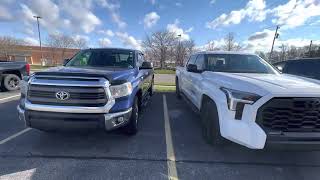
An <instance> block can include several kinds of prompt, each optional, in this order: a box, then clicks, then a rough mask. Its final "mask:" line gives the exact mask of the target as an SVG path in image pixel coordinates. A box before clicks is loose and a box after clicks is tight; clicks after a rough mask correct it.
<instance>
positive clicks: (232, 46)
mask: <svg viewBox="0 0 320 180" xmlns="http://www.w3.org/2000/svg"><path fill="white" fill-rule="evenodd" d="M222 49H223V50H226V51H239V50H240V49H241V46H240V45H239V43H237V42H236V40H235V38H234V33H231V32H230V33H228V34H227V35H226V37H225V38H224V45H223V46H222Z"/></svg>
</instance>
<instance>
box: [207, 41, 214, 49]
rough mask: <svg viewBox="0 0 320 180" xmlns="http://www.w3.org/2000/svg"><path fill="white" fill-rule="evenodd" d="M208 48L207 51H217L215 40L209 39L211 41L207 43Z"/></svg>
mask: <svg viewBox="0 0 320 180" xmlns="http://www.w3.org/2000/svg"><path fill="white" fill-rule="evenodd" d="M206 50H207V51H215V50H216V47H215V44H214V41H209V42H208V43H207V45H206Z"/></svg>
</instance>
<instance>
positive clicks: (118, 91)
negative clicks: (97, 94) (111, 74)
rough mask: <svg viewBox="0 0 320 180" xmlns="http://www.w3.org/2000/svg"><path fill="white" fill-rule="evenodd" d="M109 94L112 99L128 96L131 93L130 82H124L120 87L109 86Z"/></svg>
mask: <svg viewBox="0 0 320 180" xmlns="http://www.w3.org/2000/svg"><path fill="white" fill-rule="evenodd" d="M110 92H111V96H112V97H113V98H120V97H124V96H128V95H130V94H131V93H132V85H131V83H130V82H126V83H123V84H120V85H113V86H110Z"/></svg>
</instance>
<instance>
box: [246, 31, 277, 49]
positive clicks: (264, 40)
mask: <svg viewBox="0 0 320 180" xmlns="http://www.w3.org/2000/svg"><path fill="white" fill-rule="evenodd" d="M273 37H274V31H272V30H269V29H264V30H263V31H260V32H255V33H253V34H252V35H250V36H249V38H248V40H247V41H244V49H245V50H246V51H250V52H255V51H262V52H269V51H270V48H271V45H272V41H273Z"/></svg>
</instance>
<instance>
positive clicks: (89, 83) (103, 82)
mask: <svg viewBox="0 0 320 180" xmlns="http://www.w3.org/2000/svg"><path fill="white" fill-rule="evenodd" d="M37 77H50V76H34V77H32V78H31V79H30V81H29V84H31V85H32V84H36V85H50V86H80V87H104V86H105V85H109V81H108V80H106V79H104V78H92V79H97V80H99V81H97V82H92V81H82V82H79V81H72V80H61V79H58V78H57V77H54V78H57V79H37ZM59 77H61V78H64V79H68V78H70V79H72V78H78V79H84V80H85V79H88V80H89V79H90V78H87V77H84V78H82V77H77V76H70V77H68V76H59Z"/></svg>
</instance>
